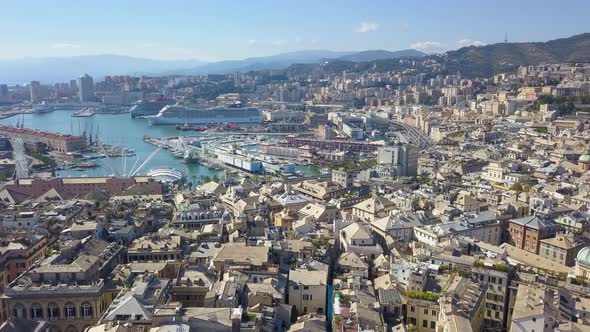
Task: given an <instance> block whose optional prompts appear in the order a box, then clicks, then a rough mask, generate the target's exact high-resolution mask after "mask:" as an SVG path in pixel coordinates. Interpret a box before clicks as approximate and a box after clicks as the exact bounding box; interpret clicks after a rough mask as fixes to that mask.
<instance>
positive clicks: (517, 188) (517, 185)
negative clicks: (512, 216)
mask: <svg viewBox="0 0 590 332" xmlns="http://www.w3.org/2000/svg"><path fill="white" fill-rule="evenodd" d="M510 190H514V191H524V187H523V186H522V183H520V182H516V183H515V184H513V185H512V186H510Z"/></svg>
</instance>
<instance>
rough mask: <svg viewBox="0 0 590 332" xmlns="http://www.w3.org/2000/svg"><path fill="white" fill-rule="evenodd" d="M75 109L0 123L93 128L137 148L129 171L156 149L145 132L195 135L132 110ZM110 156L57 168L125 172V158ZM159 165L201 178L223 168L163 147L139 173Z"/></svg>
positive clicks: (67, 173) (75, 131) (66, 130)
mask: <svg viewBox="0 0 590 332" xmlns="http://www.w3.org/2000/svg"><path fill="white" fill-rule="evenodd" d="M75 112H76V111H71V110H54V111H52V112H48V113H33V114H22V115H16V116H13V117H10V118H6V119H2V120H0V124H2V125H12V126H16V124H17V123H19V122H22V123H23V127H24V128H30V129H38V130H44V131H49V132H55V133H61V134H71V135H81V134H82V133H83V132H84V131H86V133H87V134H88V133H90V131H92V132H93V135H92V136H93V137H94V136H95V135H98V140H99V141H100V142H102V143H103V144H109V145H116V146H120V147H126V148H128V149H133V150H134V151H135V154H136V155H135V156H129V157H127V162H126V165H127V166H126V168H127V172H129V170H130V169H131V168H132V167H133V165H136V167H137V166H139V165H140V164H141V163H143V161H145V160H146V159H147V158H148V157H149V155H150V154H152V152H154V151H155V150H156V147H155V146H153V145H151V144H148V143H146V142H144V141H143V137H144V136H145V135H147V136H152V137H162V136H191V135H195V133H194V132H192V133H191V132H182V131H178V130H176V128H175V127H174V126H150V125H149V124H148V122H147V120H146V119H132V118H131V115H130V114H129V113H121V114H95V115H93V116H91V117H72V114H73V113H75ZM197 135H198V133H197ZM109 159H110V160H109ZM109 159H107V158H102V159H96V160H94V162H96V163H98V165H99V167H96V168H89V169H84V170H80V171H76V170H62V171H59V172H58V175H59V176H64V177H79V176H108V175H112V174H116V173H115V172H113V170H115V171H116V172H117V174H123V173H125V172H124V168H125V167H124V160H123V158H121V157H113V158H109ZM136 161H137V163H136ZM160 167H171V168H174V169H176V170H178V171H181V172H182V173H183V174H184V175H185V176H186V178H187V181H192V180H193V179H200V178H201V176H202V177H205V176H208V177H210V178H213V177H214V176H215V175H217V176H220V177H221V176H222V174H223V171H219V170H215V169H212V168H209V167H207V166H205V165H203V164H200V163H183V162H181V159H178V158H175V157H174V156H172V154H170V153H169V152H168V151H166V150H160V151H159V152H158V153H157V154H156V155H155V156H154V157H153V158H152V159H151V160H150V161H149V162H147V164H145V165H144V167H142V168H141V170H140V171H139V172H138V173H137V174H138V175H144V174H146V173H147V172H149V171H150V170H151V169H154V168H160Z"/></svg>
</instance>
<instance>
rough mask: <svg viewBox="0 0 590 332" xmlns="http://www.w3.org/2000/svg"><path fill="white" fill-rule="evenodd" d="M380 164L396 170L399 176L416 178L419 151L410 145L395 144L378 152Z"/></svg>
mask: <svg viewBox="0 0 590 332" xmlns="http://www.w3.org/2000/svg"><path fill="white" fill-rule="evenodd" d="M377 161H378V162H379V164H382V165H388V166H391V167H394V168H396V172H395V174H397V175H398V176H415V175H416V171H417V168H418V156H417V149H416V148H414V147H412V146H411V145H409V144H402V143H393V144H390V145H386V146H382V147H379V149H378V150H377Z"/></svg>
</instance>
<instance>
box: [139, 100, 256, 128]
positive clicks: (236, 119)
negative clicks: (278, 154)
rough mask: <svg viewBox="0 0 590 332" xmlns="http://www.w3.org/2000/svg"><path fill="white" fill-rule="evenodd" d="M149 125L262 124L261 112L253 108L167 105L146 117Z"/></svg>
mask: <svg viewBox="0 0 590 332" xmlns="http://www.w3.org/2000/svg"><path fill="white" fill-rule="evenodd" d="M146 118H147V119H148V121H149V123H150V124H151V125H177V124H185V123H186V124H195V125H209V124H227V123H232V124H242V125H245V124H258V123H261V122H262V112H260V110H258V109H257V108H254V107H241V106H239V105H232V106H226V107H213V108H191V107H186V106H180V105H168V106H166V107H164V108H162V110H160V112H159V113H158V114H156V115H153V116H147V117H146Z"/></svg>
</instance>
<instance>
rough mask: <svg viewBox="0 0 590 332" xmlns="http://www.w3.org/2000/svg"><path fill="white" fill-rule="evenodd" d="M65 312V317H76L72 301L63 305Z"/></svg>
mask: <svg viewBox="0 0 590 332" xmlns="http://www.w3.org/2000/svg"><path fill="white" fill-rule="evenodd" d="M65 314H66V319H75V318H76V307H75V306H74V304H72V303H68V304H66V307H65Z"/></svg>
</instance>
